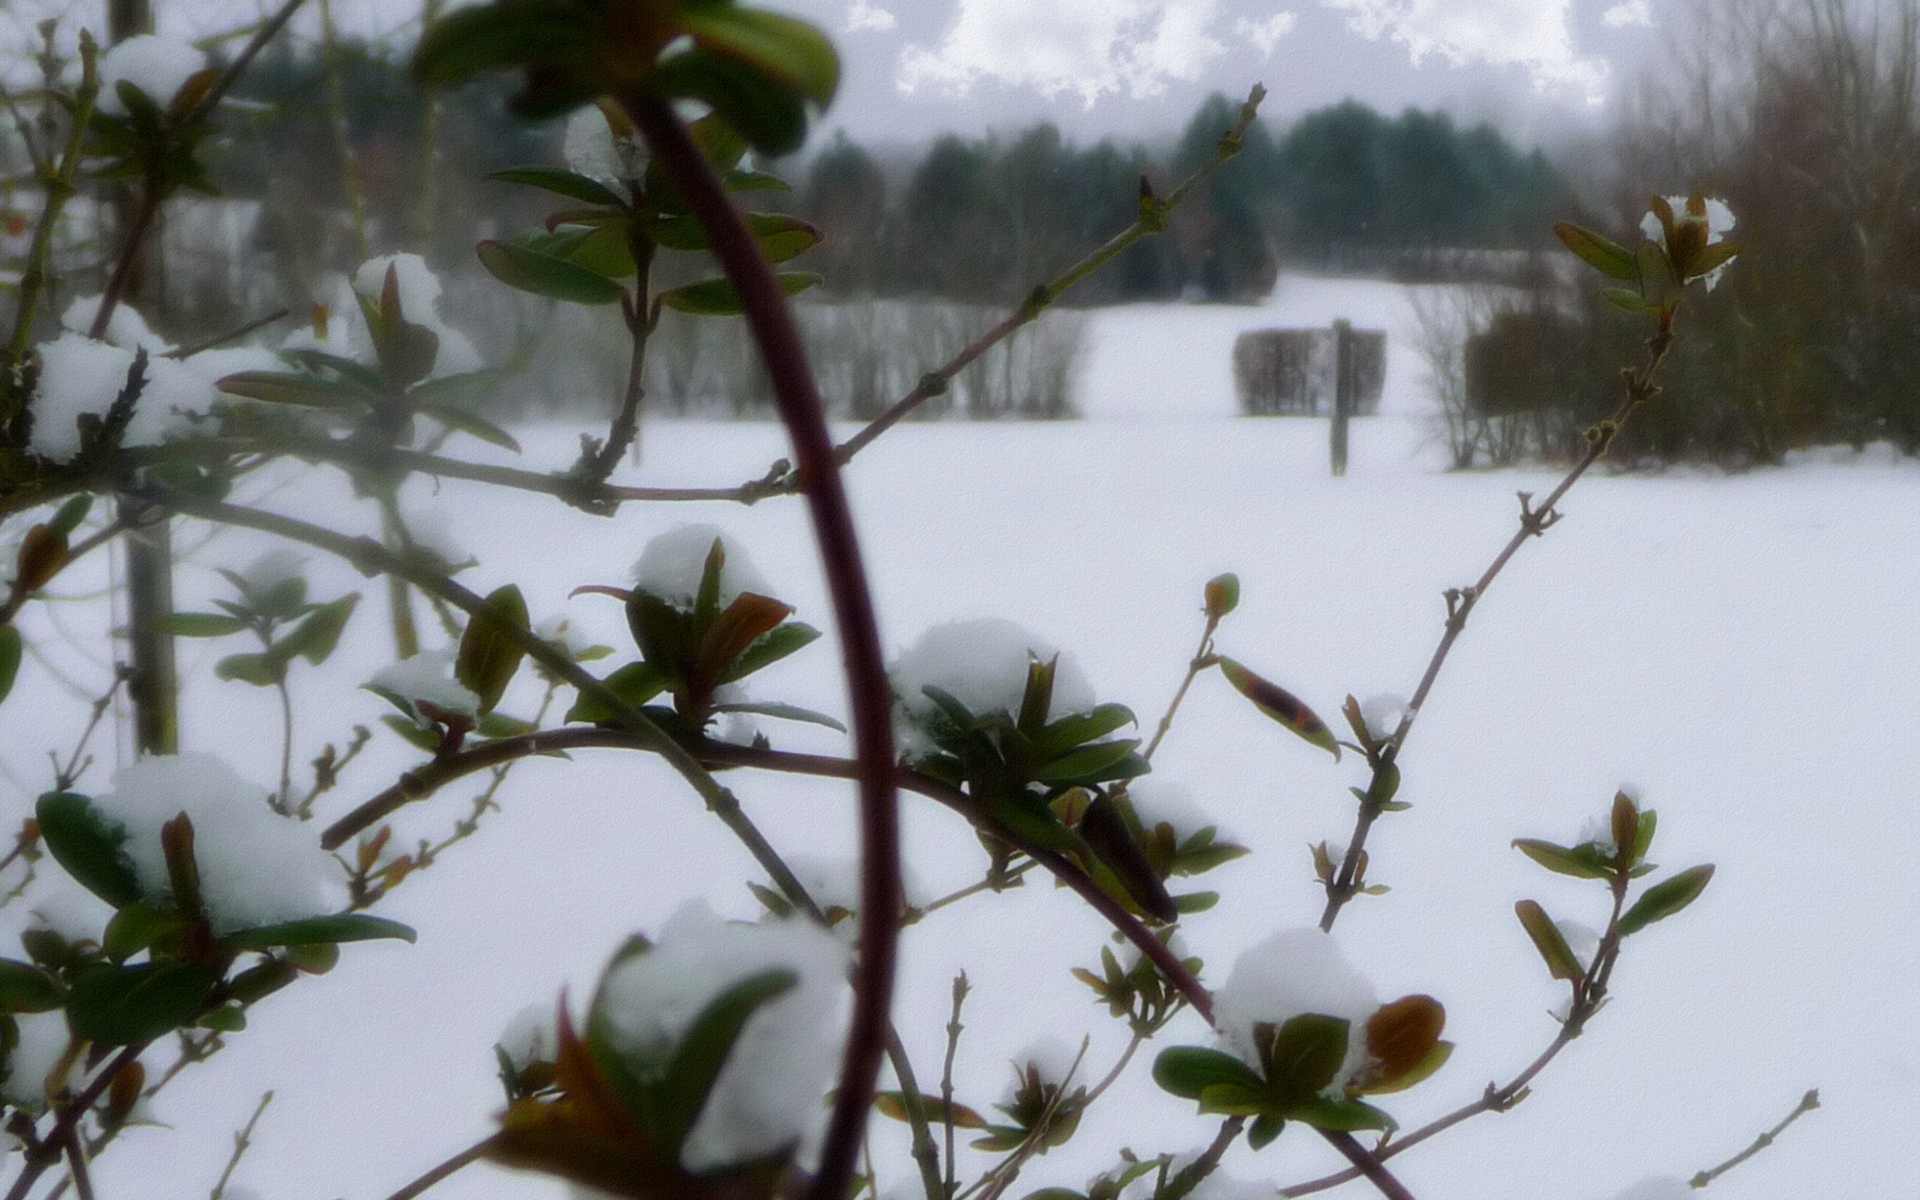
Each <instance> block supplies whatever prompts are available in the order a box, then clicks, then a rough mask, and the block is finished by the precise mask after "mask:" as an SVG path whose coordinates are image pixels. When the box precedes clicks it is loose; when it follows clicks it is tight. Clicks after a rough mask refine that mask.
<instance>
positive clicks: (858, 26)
mask: <svg viewBox="0 0 1920 1200" xmlns="http://www.w3.org/2000/svg"><path fill="white" fill-rule="evenodd" d="M894 24H895V22H894V16H893V14H892V13H890V12H888V11H887V10H886V9H884V8H881V7H880V6H879V5H877V4H869V3H867V0H853V3H852V4H849V5H847V32H848V33H859V32H860V31H861V30H862V29H875V30H887V29H892V28H893V26H894Z"/></svg>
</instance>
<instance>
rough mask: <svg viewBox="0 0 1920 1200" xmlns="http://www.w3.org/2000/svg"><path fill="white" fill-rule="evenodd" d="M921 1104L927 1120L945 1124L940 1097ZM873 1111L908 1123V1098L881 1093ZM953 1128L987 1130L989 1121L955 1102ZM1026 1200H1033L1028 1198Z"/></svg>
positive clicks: (895, 1093) (945, 1113) (926, 1100)
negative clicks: (923, 1105)
mask: <svg viewBox="0 0 1920 1200" xmlns="http://www.w3.org/2000/svg"><path fill="white" fill-rule="evenodd" d="M921 1103H923V1104H925V1105H926V1113H927V1120H929V1121H934V1122H940V1123H944V1122H945V1121H946V1119H947V1106H946V1104H944V1103H943V1102H942V1101H941V1100H940V1098H939V1097H938V1096H922V1097H921ZM873 1110H874V1111H875V1112H877V1113H879V1114H880V1115H881V1116H883V1117H890V1118H892V1119H893V1120H895V1121H902V1122H904V1121H907V1120H910V1119H911V1118H910V1117H909V1116H908V1115H907V1097H906V1093H905V1092H881V1093H879V1094H878V1095H876V1096H875V1097H874V1098H873ZM953 1127H954V1128H955V1129H985V1128H986V1127H987V1120H986V1118H985V1117H983V1116H981V1115H980V1114H979V1113H977V1112H975V1111H973V1110H972V1109H971V1108H968V1107H967V1106H966V1105H964V1104H961V1103H959V1102H958V1101H955V1102H954V1105H953ZM1026 1200H1033V1197H1032V1196H1028V1197H1027V1198H1026Z"/></svg>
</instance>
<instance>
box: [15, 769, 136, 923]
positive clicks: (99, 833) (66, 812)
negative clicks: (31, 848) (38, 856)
mask: <svg viewBox="0 0 1920 1200" xmlns="http://www.w3.org/2000/svg"><path fill="white" fill-rule="evenodd" d="M34 815H35V817H36V818H38V820H39V822H40V837H41V840H42V841H44V842H46V844H47V849H48V850H49V851H51V852H52V854H53V857H54V860H55V861H56V862H58V863H59V864H60V865H61V867H63V868H64V869H65V870H66V872H67V874H69V875H71V876H73V878H74V881H75V882H77V883H78V884H80V886H81V887H84V888H86V889H87V890H88V891H90V892H92V893H93V894H94V895H96V896H98V897H100V898H101V899H102V900H105V901H106V902H107V903H108V904H111V905H113V906H114V907H115V908H124V907H125V906H127V905H129V904H132V903H133V902H134V901H136V900H138V899H140V897H141V890H140V877H139V876H138V875H136V874H135V873H134V869H133V860H132V859H131V858H129V857H128V856H127V853H126V851H124V850H122V849H121V848H120V847H121V843H122V842H124V841H126V840H127V833H126V830H124V829H121V828H120V827H118V826H117V825H109V824H108V823H107V821H106V819H105V818H103V817H102V816H101V815H100V813H99V811H98V810H96V809H95V808H94V807H93V801H91V800H89V799H87V798H86V797H85V796H81V795H76V794H74V793H72V792H49V793H48V794H47V795H44V796H42V797H40V801H39V803H38V804H36V805H35V806H34Z"/></svg>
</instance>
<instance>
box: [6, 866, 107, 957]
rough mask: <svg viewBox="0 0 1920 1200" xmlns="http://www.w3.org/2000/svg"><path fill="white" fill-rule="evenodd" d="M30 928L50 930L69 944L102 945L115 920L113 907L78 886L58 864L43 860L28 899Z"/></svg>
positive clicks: (26, 901)
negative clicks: (87, 943) (110, 924)
mask: <svg viewBox="0 0 1920 1200" xmlns="http://www.w3.org/2000/svg"><path fill="white" fill-rule="evenodd" d="M24 903H25V904H26V906H27V928H29V929H46V930H50V931H52V932H54V933H57V934H59V935H60V936H61V938H62V939H64V940H65V941H67V942H70V943H73V942H93V943H95V944H98V943H99V941H100V939H101V938H102V937H103V936H104V935H105V933H106V928H107V922H108V921H111V920H112V919H113V906H112V905H111V904H108V903H107V902H106V901H105V900H102V899H101V898H100V897H98V896H96V895H94V894H93V893H92V892H90V891H88V890H87V889H86V888H83V887H81V886H80V885H79V884H78V883H76V882H75V881H74V880H73V878H72V877H71V876H69V875H68V874H67V873H66V872H65V871H62V870H61V869H60V867H59V865H58V864H56V863H50V862H46V861H45V860H43V861H42V865H41V867H40V870H39V873H38V874H37V875H36V876H35V878H34V881H33V888H32V890H31V891H29V892H28V893H27V895H26V897H25V899H24Z"/></svg>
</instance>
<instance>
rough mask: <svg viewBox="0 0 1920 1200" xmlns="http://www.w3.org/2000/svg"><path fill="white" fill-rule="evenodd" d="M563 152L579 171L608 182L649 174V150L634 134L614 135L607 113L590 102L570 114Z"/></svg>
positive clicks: (568, 164)
mask: <svg viewBox="0 0 1920 1200" xmlns="http://www.w3.org/2000/svg"><path fill="white" fill-rule="evenodd" d="M561 153H562V154H564V155H565V156H566V160H567V166H568V167H569V168H570V169H571V170H572V171H573V173H574V174H576V175H585V176H586V177H587V178H588V179H592V180H595V181H597V182H599V183H604V184H607V185H609V186H613V185H617V184H620V183H624V182H625V181H627V180H629V179H638V178H640V177H641V176H642V175H644V174H646V170H647V152H646V150H645V149H644V148H642V147H641V146H640V144H639V143H638V142H636V141H634V139H632V138H626V137H615V136H614V133H613V129H612V127H611V126H609V125H608V124H607V115H606V114H605V113H603V112H601V111H600V110H599V108H597V107H595V106H593V105H588V106H587V107H585V108H579V109H575V110H574V113H573V115H572V116H571V117H568V118H567V137H566V141H565V143H564V144H563V146H562V149H561Z"/></svg>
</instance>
